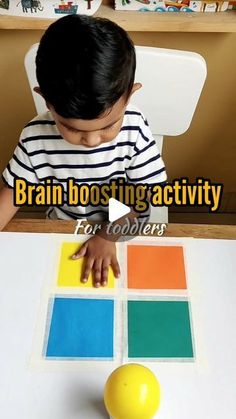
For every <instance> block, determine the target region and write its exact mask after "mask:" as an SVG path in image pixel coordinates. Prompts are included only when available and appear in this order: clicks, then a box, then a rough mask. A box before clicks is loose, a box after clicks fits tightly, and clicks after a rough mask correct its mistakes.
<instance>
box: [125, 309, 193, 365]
mask: <svg viewBox="0 0 236 419" xmlns="http://www.w3.org/2000/svg"><path fill="white" fill-rule="evenodd" d="M128 356H129V358H193V345H192V336H191V326H190V318H189V305H188V302H187V301H128Z"/></svg>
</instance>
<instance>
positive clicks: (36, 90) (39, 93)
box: [33, 86, 50, 109]
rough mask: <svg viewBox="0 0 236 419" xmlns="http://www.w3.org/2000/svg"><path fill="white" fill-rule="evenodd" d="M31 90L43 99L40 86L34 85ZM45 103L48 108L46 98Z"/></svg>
mask: <svg viewBox="0 0 236 419" xmlns="http://www.w3.org/2000/svg"><path fill="white" fill-rule="evenodd" d="M33 91H34V92H35V93H38V95H40V96H42V98H43V99H44V96H43V94H42V92H41V90H40V87H39V86H35V87H34V88H33ZM45 103H46V106H47V108H48V109H50V104H49V103H48V102H47V101H46V100H45Z"/></svg>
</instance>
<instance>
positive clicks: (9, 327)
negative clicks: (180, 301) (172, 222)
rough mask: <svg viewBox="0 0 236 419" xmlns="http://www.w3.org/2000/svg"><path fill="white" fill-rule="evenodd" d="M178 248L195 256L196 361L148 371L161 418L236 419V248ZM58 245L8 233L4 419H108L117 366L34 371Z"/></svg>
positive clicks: (189, 243) (0, 277) (1, 319)
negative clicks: (43, 298) (44, 294)
mask: <svg viewBox="0 0 236 419" xmlns="http://www.w3.org/2000/svg"><path fill="white" fill-rule="evenodd" d="M57 237H58V236H57ZM62 238H63V236H62ZM67 238H68V236H67ZM169 240H171V239H169ZM178 240H179V242H180V243H181V244H184V246H185V248H186V252H187V269H188V287H189V296H190V302H191V310H192V316H193V325H194V339H195V348H196V361H195V362H193V363H189V362H186V363H176V362H175V363H171V362H168V363H164V362H157V363H155V364H154V363H152V364H147V366H149V367H151V369H152V370H153V371H154V372H155V373H156V375H157V377H158V379H159V381H160V384H161V390H162V399H161V406H160V410H159V412H158V414H157V416H156V417H157V418H159V419H190V418H191V419H218V418H219V419H222V418H225V419H235V417H236V327H235V324H236V275H235V272H236V264H235V259H236V258H235V255H236V241H235V240H207V239H194V240H192V239H174V241H175V243H176V242H178ZM53 244H54V236H53V235H50V234H37V235H34V234H24V233H17V234H14V233H0V281H1V294H0V330H1V346H0V355H1V366H0V368H1V374H0V389H1V391H0V416H1V418H4V419H15V418H22V419H42V418H43V419H54V418H56V419H77V418H79V419H87V418H88V419H101V418H107V417H108V415H107V414H106V412H105V409H104V407H103V403H102V395H103V387H104V384H105V381H106V378H107V377H108V375H109V373H110V372H111V371H112V367H111V366H110V365H104V364H103V365H102V366H101V365H100V366H97V365H96V366H95V367H94V368H93V369H90V370H89V371H85V369H84V368H82V369H81V371H79V370H78V368H77V369H76V370H75V371H73V370H71V371H58V370H57V371H54V372H53V371H47V370H45V371H41V370H37V369H36V370H33V369H32V368H31V367H30V363H29V361H30V357H31V351H32V342H33V338H34V332H35V326H36V323H37V316H38V311H39V305H40V298H39V296H40V293H41V290H42V285H43V281H44V278H45V274H46V272H45V269H46V266H45V260H48V258H49V257H50V255H51V254H52V253H50V252H52V249H53Z"/></svg>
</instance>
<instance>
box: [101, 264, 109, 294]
mask: <svg viewBox="0 0 236 419" xmlns="http://www.w3.org/2000/svg"><path fill="white" fill-rule="evenodd" d="M109 266H110V261H109V260H106V259H105V260H104V261H103V264H102V277H101V284H102V286H103V287H105V286H106V285H107V282H108V272H109Z"/></svg>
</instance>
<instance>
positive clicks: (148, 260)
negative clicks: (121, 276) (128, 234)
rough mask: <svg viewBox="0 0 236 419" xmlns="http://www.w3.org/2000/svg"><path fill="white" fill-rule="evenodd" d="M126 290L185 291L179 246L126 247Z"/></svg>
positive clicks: (181, 249) (182, 258)
mask: <svg viewBox="0 0 236 419" xmlns="http://www.w3.org/2000/svg"><path fill="white" fill-rule="evenodd" d="M127 264H128V288H133V289H186V276H185V267H184V254H183V248H182V247H181V246H136V245H134V246H132V245H129V246H128V262H127Z"/></svg>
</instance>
